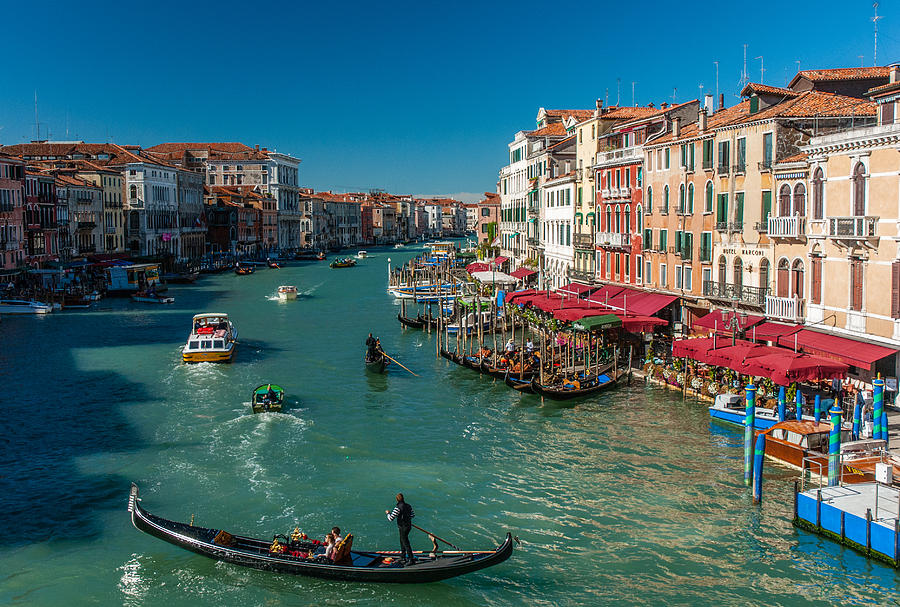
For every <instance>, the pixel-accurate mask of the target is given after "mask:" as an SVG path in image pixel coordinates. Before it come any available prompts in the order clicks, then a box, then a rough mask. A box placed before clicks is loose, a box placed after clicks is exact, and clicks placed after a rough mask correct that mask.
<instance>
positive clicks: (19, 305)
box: [0, 300, 53, 314]
mask: <svg viewBox="0 0 900 607" xmlns="http://www.w3.org/2000/svg"><path fill="white" fill-rule="evenodd" d="M52 311H53V306H49V305H47V304H42V303H40V302H37V301H10V300H7V301H3V300H0V314H49V313H50V312H52Z"/></svg>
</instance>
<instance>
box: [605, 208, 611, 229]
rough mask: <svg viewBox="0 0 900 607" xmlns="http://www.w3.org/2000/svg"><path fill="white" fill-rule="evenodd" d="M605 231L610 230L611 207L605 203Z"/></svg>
mask: <svg viewBox="0 0 900 607" xmlns="http://www.w3.org/2000/svg"><path fill="white" fill-rule="evenodd" d="M606 231H607V232H612V207H611V206H609V205H606Z"/></svg>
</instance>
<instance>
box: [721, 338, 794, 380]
mask: <svg viewBox="0 0 900 607" xmlns="http://www.w3.org/2000/svg"><path fill="white" fill-rule="evenodd" d="M721 341H724V340H721ZM721 341H720V342H719V343H721ZM726 343H727V342H726ZM777 351H778V348H774V347H772V346H764V345H761V344H754V343H751V342H743V343H737V344H736V345H734V346H725V347H724V348H716V349H715V350H710V351H709V352H708V353H707V356H706V362H708V363H709V364H711V365H716V366H718V367H728V368H729V369H733V370H735V371H738V372H739V373H743V374H745V375H750V373H748V372H747V371H746V370H745V369H746V364H747V361H748V359H751V358H756V357H757V356H766V355H767V354H776V353H777Z"/></svg>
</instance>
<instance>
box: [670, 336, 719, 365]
mask: <svg viewBox="0 0 900 607" xmlns="http://www.w3.org/2000/svg"><path fill="white" fill-rule="evenodd" d="M723 342H725V340H723V339H719V340H716V339H713V338H712V337H692V338H690V339H679V340H676V341H674V342H672V356H674V357H675V358H693V359H694V360H699V359H698V358H697V356H699V355H705V354H706V352H708V351H709V350H710V349H712V348H713V346H714V345H718V346H724V345H725V343H723Z"/></svg>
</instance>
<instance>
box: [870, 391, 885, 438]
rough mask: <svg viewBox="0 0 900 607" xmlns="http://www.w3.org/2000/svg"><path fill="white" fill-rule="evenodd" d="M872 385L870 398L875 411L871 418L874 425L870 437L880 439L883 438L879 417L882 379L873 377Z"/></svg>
mask: <svg viewBox="0 0 900 607" xmlns="http://www.w3.org/2000/svg"><path fill="white" fill-rule="evenodd" d="M872 386H874V390H873V393H872V399H873V400H874V401H875V413H874V415H873V417H874V419H873V420H872V422H873V423H874V425H875V430H874V431H873V432H872V438H874V439H875V440H881V439H883V438H885V437H884V436H882V435H881V434H882V428H881V418H882V414H883V413H884V380H883V379H880V378H879V379H874V380H872Z"/></svg>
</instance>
